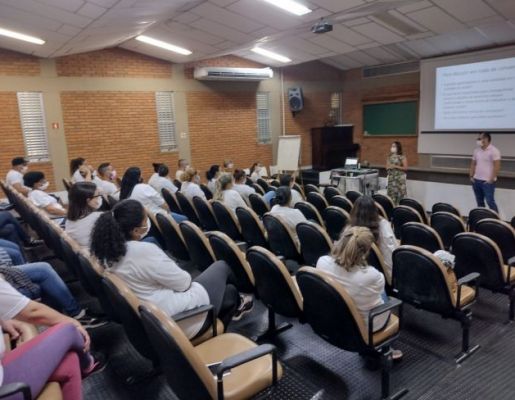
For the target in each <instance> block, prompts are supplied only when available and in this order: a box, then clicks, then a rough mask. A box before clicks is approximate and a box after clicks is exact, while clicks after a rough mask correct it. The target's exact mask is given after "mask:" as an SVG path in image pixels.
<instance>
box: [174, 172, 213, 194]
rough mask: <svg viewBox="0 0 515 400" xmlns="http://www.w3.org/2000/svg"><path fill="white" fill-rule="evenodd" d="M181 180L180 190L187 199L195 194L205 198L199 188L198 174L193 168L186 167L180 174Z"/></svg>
mask: <svg viewBox="0 0 515 400" xmlns="http://www.w3.org/2000/svg"><path fill="white" fill-rule="evenodd" d="M181 181H182V184H181V190H180V192H181V193H182V194H183V195H184V196H186V197H187V198H188V199H189V200H193V198H194V197H195V196H198V197H200V198H202V199H204V200H207V199H206V195H205V193H204V192H203V191H202V189H201V188H200V175H199V174H198V172H197V170H196V169H195V168H192V167H188V168H186V171H184V173H183V174H182V175H181Z"/></svg>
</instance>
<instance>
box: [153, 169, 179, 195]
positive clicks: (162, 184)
mask: <svg viewBox="0 0 515 400" xmlns="http://www.w3.org/2000/svg"><path fill="white" fill-rule="evenodd" d="M169 174H170V170H169V169H168V166H167V165H166V164H160V165H159V168H158V169H157V176H156V177H154V179H152V178H151V179H150V180H149V181H148V184H149V185H150V186H152V187H153V188H154V189H155V190H156V191H157V193H159V194H161V193H162V190H163V189H167V190H168V191H169V192H171V193H175V192H176V191H177V186H175V185H174V184H173V182H172V181H171V180H170V177H169ZM152 176H154V175H152ZM151 181H152V182H151Z"/></svg>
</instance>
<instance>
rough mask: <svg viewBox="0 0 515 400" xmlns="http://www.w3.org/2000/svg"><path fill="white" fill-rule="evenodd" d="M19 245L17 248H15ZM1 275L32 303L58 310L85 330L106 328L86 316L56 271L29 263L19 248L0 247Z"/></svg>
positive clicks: (41, 264) (38, 264)
mask: <svg viewBox="0 0 515 400" xmlns="http://www.w3.org/2000/svg"><path fill="white" fill-rule="evenodd" d="M15 246H16V245H15ZM0 274H1V275H3V277H4V279H5V280H6V281H8V282H9V284H11V285H12V286H13V287H14V288H15V289H16V290H17V291H18V292H20V293H21V294H23V295H24V296H27V297H28V298H30V299H32V300H37V299H39V298H41V300H42V301H43V303H45V304H48V305H51V306H53V307H54V308H57V309H58V310H59V311H61V312H63V313H65V314H66V315H69V316H70V317H72V318H73V319H76V320H77V321H79V322H80V323H82V324H83V325H84V326H85V327H86V328H97V327H99V326H102V325H105V324H106V322H105V321H101V320H98V319H97V318H94V317H91V316H90V315H89V314H87V311H86V309H84V308H82V307H81V306H80V305H79V303H78V302H77V300H76V299H75V297H73V295H72V294H71V293H70V290H69V289H68V286H66V284H65V283H64V281H63V280H62V279H61V277H60V276H59V275H58V274H57V272H56V271H55V270H54V268H53V267H52V266H51V265H50V264H48V263H46V262H35V263H27V261H26V260H25V257H24V256H23V253H22V252H21V249H20V248H19V247H17V246H16V247H11V248H9V249H7V248H4V247H2V246H1V245H0Z"/></svg>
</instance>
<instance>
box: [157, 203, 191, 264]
mask: <svg viewBox="0 0 515 400" xmlns="http://www.w3.org/2000/svg"><path fill="white" fill-rule="evenodd" d="M156 220H157V223H158V224H159V228H160V229H161V232H162V233H163V239H164V242H165V248H166V250H168V251H169V252H170V253H171V254H172V257H173V258H175V259H177V260H182V261H189V260H190V253H189V251H188V248H187V247H186V243H185V242H184V237H183V236H182V233H181V230H180V228H179V225H178V224H177V222H175V220H174V219H173V218H172V217H171V216H170V215H168V214H163V213H158V214H157V215H156Z"/></svg>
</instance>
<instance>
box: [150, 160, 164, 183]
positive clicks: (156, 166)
mask: <svg viewBox="0 0 515 400" xmlns="http://www.w3.org/2000/svg"><path fill="white" fill-rule="evenodd" d="M161 165H162V164H161V163H152V169H153V170H154V173H153V174H152V175H151V176H150V178H149V180H148V182H147V183H148V184H149V185H150V186H152V187H154V182H155V180H156V179H157V178H158V176H159V174H158V171H159V167H160V166H161Z"/></svg>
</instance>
